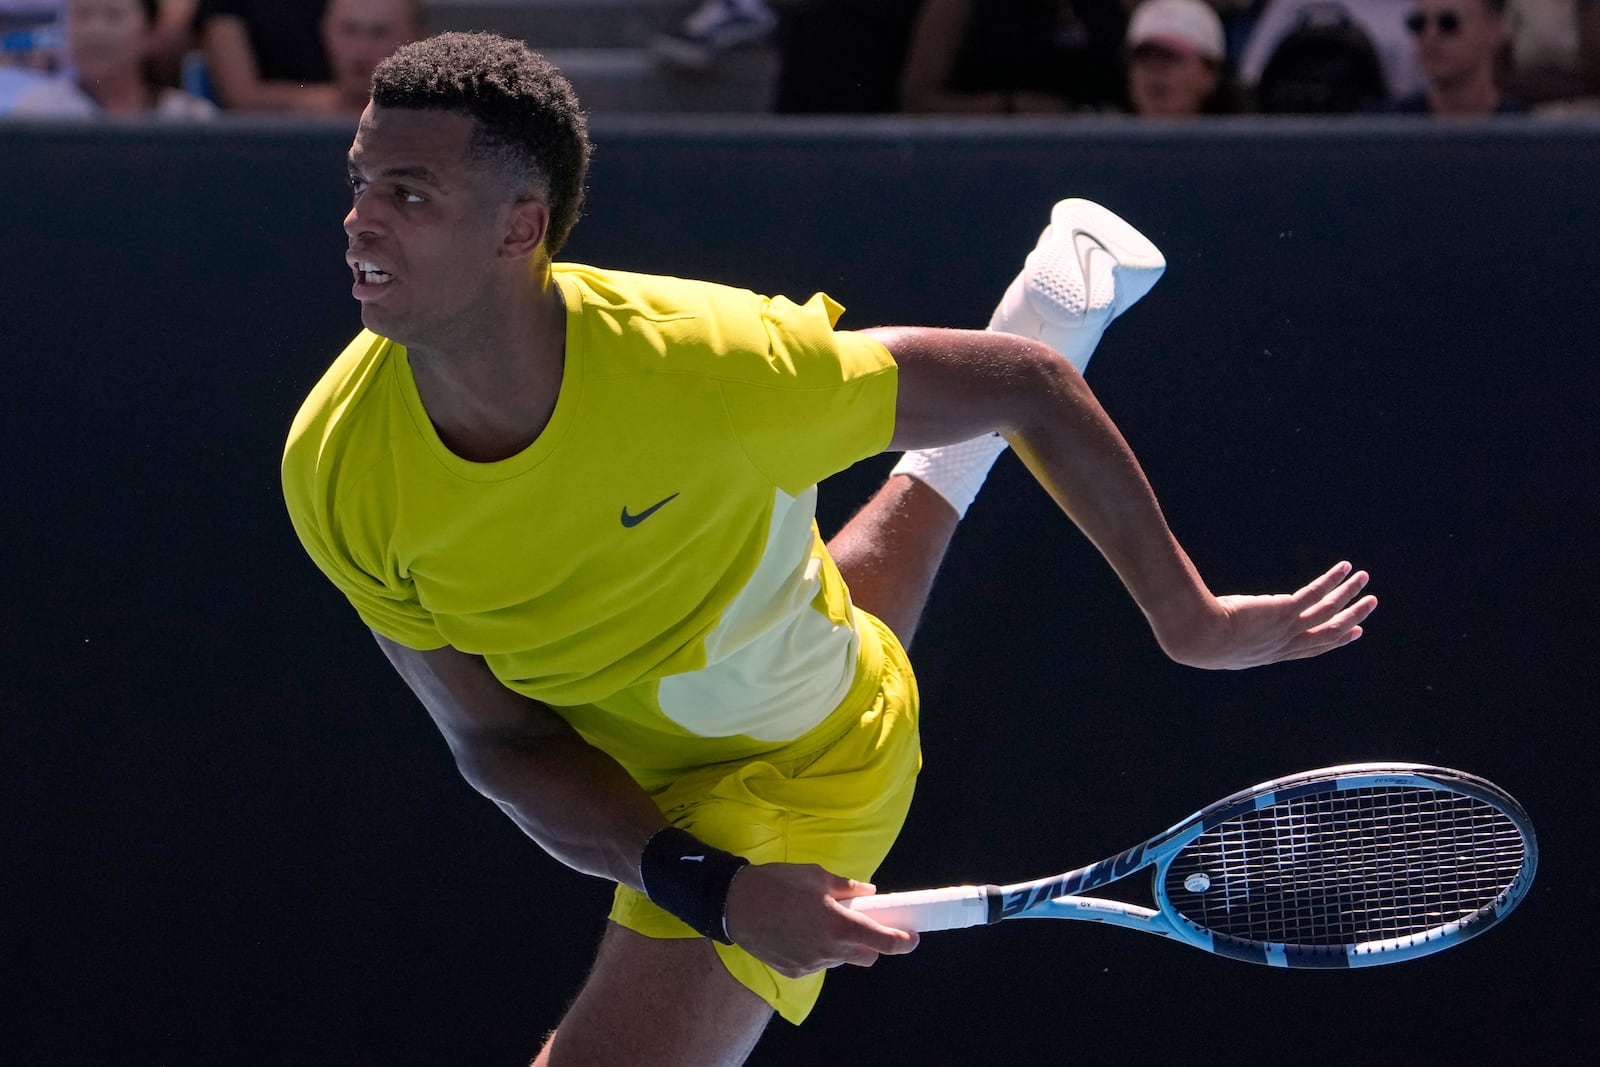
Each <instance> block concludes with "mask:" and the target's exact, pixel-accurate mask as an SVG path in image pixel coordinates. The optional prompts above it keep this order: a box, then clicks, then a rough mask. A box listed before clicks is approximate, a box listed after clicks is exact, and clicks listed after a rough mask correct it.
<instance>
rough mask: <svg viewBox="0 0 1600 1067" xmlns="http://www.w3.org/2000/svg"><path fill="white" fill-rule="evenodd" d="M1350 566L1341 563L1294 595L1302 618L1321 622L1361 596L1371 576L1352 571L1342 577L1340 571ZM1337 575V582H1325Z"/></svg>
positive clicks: (1363, 572)
mask: <svg viewBox="0 0 1600 1067" xmlns="http://www.w3.org/2000/svg"><path fill="white" fill-rule="evenodd" d="M1348 566H1349V564H1346V563H1341V564H1340V565H1339V567H1336V568H1334V569H1333V570H1331V571H1329V572H1328V573H1327V574H1325V575H1323V576H1322V578H1319V579H1317V580H1316V581H1315V582H1312V583H1311V584H1310V585H1308V586H1306V587H1305V588H1303V589H1301V590H1300V591H1299V592H1298V593H1296V594H1295V595H1294V602H1295V604H1296V606H1297V607H1299V609H1300V615H1301V617H1302V618H1304V619H1306V620H1307V621H1308V622H1311V623H1315V622H1320V621H1321V620H1322V619H1325V618H1327V617H1328V616H1331V615H1332V614H1333V613H1334V612H1336V611H1338V610H1340V609H1341V608H1343V607H1344V606H1345V605H1346V604H1348V603H1350V601H1351V600H1353V599H1355V597H1357V596H1358V595H1360V593H1361V590H1363V589H1365V588H1366V586H1367V581H1368V578H1369V576H1368V574H1367V572H1366V571H1352V572H1349V573H1347V574H1343V575H1341V574H1340V570H1341V569H1342V568H1345V567H1348ZM1336 575H1337V576H1338V580H1337V581H1333V582H1327V581H1324V579H1329V578H1332V577H1334V576H1336Z"/></svg>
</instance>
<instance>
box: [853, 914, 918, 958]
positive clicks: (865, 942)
mask: <svg viewBox="0 0 1600 1067" xmlns="http://www.w3.org/2000/svg"><path fill="white" fill-rule="evenodd" d="M834 906H835V908H837V909H838V915H839V918H840V919H842V920H843V921H844V922H845V923H847V924H848V925H847V926H846V927H845V928H844V929H843V930H842V931H840V936H841V937H844V938H847V939H849V940H851V941H853V942H854V943H855V944H857V945H859V946H860V947H861V948H864V949H870V950H871V951H873V952H881V953H884V954H886V955H890V956H898V955H901V954H903V953H906V952H910V951H911V950H912V949H914V948H916V947H917V942H918V941H919V938H918V936H917V934H916V933H915V932H914V931H911V930H898V929H896V928H895V927H893V926H885V925H883V924H882V923H880V922H878V921H876V920H875V919H873V918H872V916H871V914H870V913H868V912H859V911H852V910H851V909H849V908H846V907H843V906H841V905H837V904H836V905H834Z"/></svg>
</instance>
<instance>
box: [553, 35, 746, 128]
mask: <svg viewBox="0 0 1600 1067" xmlns="http://www.w3.org/2000/svg"><path fill="white" fill-rule="evenodd" d="M544 54H545V56H546V57H547V58H548V59H549V60H550V62H552V63H554V64H555V65H556V66H557V67H559V68H560V69H561V72H562V73H563V74H565V75H566V76H567V79H568V80H569V81H571V82H572V87H573V88H574V89H576V90H577V93H578V99H579V100H581V101H582V102H583V106H584V108H585V109H586V110H587V111H589V113H590V114H595V115H599V114H605V113H608V112H652V111H665V112H686V111H687V112H745V113H752V112H763V111H771V110H772V100H773V93H774V90H775V88H776V85H777V79H778V57H777V53H776V52H775V51H773V50H771V49H768V48H760V47H756V48H745V49H741V50H739V51H737V52H734V53H731V54H729V55H727V56H724V57H723V58H722V60H721V61H720V62H719V63H718V64H717V66H716V67H715V69H713V70H711V71H707V72H706V73H704V74H690V73H686V72H683V71H679V70H677V69H675V68H672V67H668V66H664V65H663V64H661V63H660V62H658V61H657V60H656V59H655V58H654V57H653V56H651V55H650V53H649V52H648V51H646V50H645V49H643V48H571V49H567V48H562V49H550V50H548V51H545V52H544Z"/></svg>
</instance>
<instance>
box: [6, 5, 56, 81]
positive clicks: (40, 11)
mask: <svg viewBox="0 0 1600 1067" xmlns="http://www.w3.org/2000/svg"><path fill="white" fill-rule="evenodd" d="M65 6H66V5H65V0H0V67H6V68H16V69H20V70H31V71H38V72H40V73H44V74H48V73H52V72H54V71H56V70H58V69H60V67H61V42H62V34H61V25H60V21H61V12H62V9H63V8H64V7H65Z"/></svg>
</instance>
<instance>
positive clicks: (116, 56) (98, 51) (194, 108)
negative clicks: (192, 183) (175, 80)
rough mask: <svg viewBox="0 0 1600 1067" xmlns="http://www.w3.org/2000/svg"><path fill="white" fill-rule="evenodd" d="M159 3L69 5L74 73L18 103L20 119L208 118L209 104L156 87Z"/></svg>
mask: <svg viewBox="0 0 1600 1067" xmlns="http://www.w3.org/2000/svg"><path fill="white" fill-rule="evenodd" d="M159 24H160V9H159V6H158V5H157V2H156V0H67V6H66V23H65V29H66V57H67V60H68V63H69V64H70V67H71V71H70V73H68V74H64V75H62V76H60V77H55V78H51V79H49V80H47V81H45V82H43V83H42V84H40V85H38V86H37V87H35V88H33V89H31V90H29V91H28V92H26V93H24V94H23V95H22V96H20V97H18V98H17V101H16V103H15V104H14V105H13V106H12V108H11V111H10V112H9V113H10V114H12V115H16V116H19V117H21V116H28V117H52V118H95V117H98V116H102V115H150V116H154V117H156V118H168V119H199V118H208V117H210V115H211V114H212V112H213V111H214V110H215V108H213V106H212V105H211V102H210V101H208V100H202V99H201V98H200V97H198V96H190V95H189V94H188V93H184V92H181V91H179V90H177V89H173V88H169V87H163V86H160V85H157V84H156V83H155V82H154V81H153V80H152V79H151V77H150V69H149V61H150V57H151V55H153V54H154V52H155V49H156V47H157V45H158V42H159V36H158V35H159Z"/></svg>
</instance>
